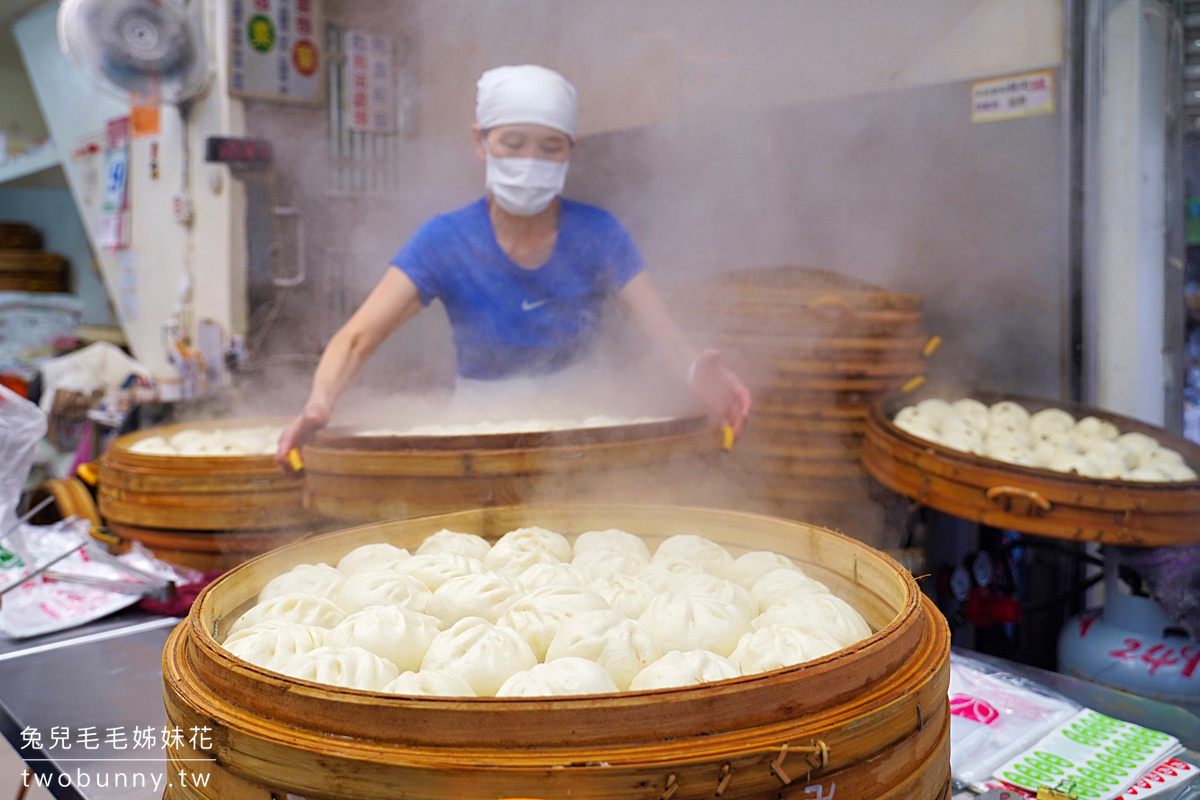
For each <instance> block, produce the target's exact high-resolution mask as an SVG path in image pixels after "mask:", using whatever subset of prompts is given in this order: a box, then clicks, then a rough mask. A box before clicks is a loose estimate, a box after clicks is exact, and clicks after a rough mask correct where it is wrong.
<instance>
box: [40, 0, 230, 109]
mask: <svg viewBox="0 0 1200 800" xmlns="http://www.w3.org/2000/svg"><path fill="white" fill-rule="evenodd" d="M196 5H199V4H196ZM58 41H59V45H60V46H61V47H62V50H63V53H64V54H65V55H66V56H67V59H68V60H69V61H70V62H71V63H72V64H73V65H74V66H75V68H76V69H78V70H79V71H80V72H82V73H83V74H84V75H86V76H87V77H88V78H89V79H90V80H91V81H92V82H93V83H95V84H96V85H98V86H100V87H102V88H103V89H105V90H106V91H108V92H109V93H111V94H116V95H118V96H120V97H122V98H123V99H134V100H137V101H139V102H143V103H145V102H147V101H149V102H154V101H159V102H165V103H172V104H180V103H183V102H185V101H187V100H190V99H192V98H194V97H196V96H197V95H199V94H202V93H203V92H204V90H205V89H206V88H207V87H208V84H209V81H210V75H211V72H212V70H211V69H210V67H209V63H208V56H207V50H206V48H205V46H204V40H203V36H202V34H201V26H200V24H199V20H197V19H194V18H193V17H191V16H190V15H189V12H188V9H187V6H186V5H185V4H184V3H183V2H182V1H181V0H64V1H63V4H62V6H61V7H60V8H59V11H58Z"/></svg>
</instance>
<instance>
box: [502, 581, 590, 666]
mask: <svg viewBox="0 0 1200 800" xmlns="http://www.w3.org/2000/svg"><path fill="white" fill-rule="evenodd" d="M607 608H608V603H606V602H605V601H604V598H603V597H601V596H600V595H598V594H596V593H595V592H593V591H591V590H590V589H579V588H575V587H571V586H550V587H547V588H545V589H535V590H534V591H532V592H530V593H529V594H527V595H526V596H525V597H522V598H521V599H519V600H517V601H516V602H515V603H513V604H512V605H511V606H509V607H508V610H507V611H505V612H504V616H502V617H501V618H500V621H499V622H497V623H496V624H497V625H498V626H500V627H501V628H508V629H511V630H513V631H516V632H517V633H518V634H519V635H520V636H521V638H523V639H524V640H525V641H526V642H527V643H528V644H529V646H530V648H531V649H532V650H533V652H534V653H535V654H536V655H537V657H538V660H539V661H540V660H542V659H544V658H545V657H546V650H547V648H549V647H550V641H551V640H552V639H553V638H554V635H555V634H556V633H558V631H559V628H561V627H562V626H563V623H565V622H566V621H567V620H569V619H570V618H571V617H574V616H576V615H577V614H582V613H583V612H585V611H599V610H602V609H607Z"/></svg>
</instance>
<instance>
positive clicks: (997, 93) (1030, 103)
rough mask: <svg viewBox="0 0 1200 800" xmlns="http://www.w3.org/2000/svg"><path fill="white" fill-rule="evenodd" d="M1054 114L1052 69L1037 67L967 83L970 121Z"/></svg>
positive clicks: (990, 120)
mask: <svg viewBox="0 0 1200 800" xmlns="http://www.w3.org/2000/svg"><path fill="white" fill-rule="evenodd" d="M1052 113H1054V70H1049V69H1040V70H1037V71H1036V72H1022V73H1020V74H1019V75H1006V76H1004V77H1002V78H985V79H983V80H979V81H973V82H972V83H971V122H999V121H1000V120H1005V119H1019V118H1021V117H1035V116H1037V115H1039V114H1052Z"/></svg>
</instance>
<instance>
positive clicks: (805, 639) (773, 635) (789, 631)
mask: <svg viewBox="0 0 1200 800" xmlns="http://www.w3.org/2000/svg"><path fill="white" fill-rule="evenodd" d="M839 649H841V646H840V645H839V644H838V643H837V642H836V641H834V639H833V637H832V636H830V635H829V634H827V633H825V631H822V630H821V629H819V628H804V627H800V626H798V625H775V624H768V625H763V626H762V627H761V628H759V629H758V630H756V631H754V632H753V633H747V634H746V635H745V636H743V637H742V638H741V640H740V641H738V644H737V648H736V649H734V651H733V654H732V655H730V656H729V660H730V661H732V662H733V663H734V664H735V665H736V666H737V668H738V669H739V670H740V671H741V673H742V674H743V675H754V674H756V673H759V672H769V671H770V670H773V669H782V668H784V667H790V666H792V665H794V664H803V663H804V662H805V661H812V660H813V659H816V658H820V657H821V656H824V655H828V654H829V653H832V652H834V651H836V650H839Z"/></svg>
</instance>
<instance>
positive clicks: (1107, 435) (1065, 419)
mask: <svg viewBox="0 0 1200 800" xmlns="http://www.w3.org/2000/svg"><path fill="white" fill-rule="evenodd" d="M894 423H895V425H896V427H897V428H900V429H901V430H903V431H907V432H908V433H911V434H912V435H913V436H917V437H919V438H921V439H926V440H928V441H931V442H936V443H937V444H940V445H944V446H945V447H949V448H951V449H954V450H960V451H962V452H964V453H974V454H976V455H981V456H985V457H987V458H994V459H996V460H998V461H1004V462H1006V463H1009V464H1018V465H1020V466H1024V467H1040V468H1042V469H1049V470H1054V471H1056V472H1068V473H1074V474H1077V475H1082V476H1084V477H1087V478H1100V479H1105V480H1113V479H1116V480H1125V481H1155V482H1165V481H1191V480H1195V479H1196V473H1195V472H1194V471H1193V470H1192V468H1191V467H1189V466H1188V465H1187V463H1186V462H1185V461H1184V460H1183V456H1181V455H1180V454H1179V453H1177V452H1176V451H1174V450H1171V449H1169V448H1166V447H1163V446H1162V445H1161V444H1159V442H1158V440H1157V439H1155V438H1154V437H1152V436H1147V435H1146V434H1144V433H1137V432H1132V433H1125V434H1122V433H1121V431H1120V430H1118V429H1117V426H1116V425H1113V424H1112V423H1111V422H1108V421H1107V420H1103V419H1099V418H1098V417H1084V418H1083V419H1081V420H1078V421H1077V420H1076V419H1075V418H1074V417H1073V416H1071V415H1070V414H1068V413H1067V412H1066V411H1063V410H1062V409H1060V408H1046V409H1043V410H1041V411H1037V412H1034V413H1033V414H1030V413H1029V411H1028V410H1027V409H1026V408H1025V407H1024V406H1021V405H1020V404H1018V403H1014V402H1012V401H1011V400H1002V401H1001V402H999V403H995V404H994V405H992V406H991V407H990V408H989V407H988V406H986V405H984V404H983V403H981V402H979V401H978V400H974V399H971V398H966V399H963V400H959V401H957V402H954V403H949V402H947V401H945V400H939V399H930V400H922V401H921V402H919V403H917V404H916V405H915V406H908V407H906V408H902V409H900V411H899V412H898V413H897V414H896V417H895V420H894Z"/></svg>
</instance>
